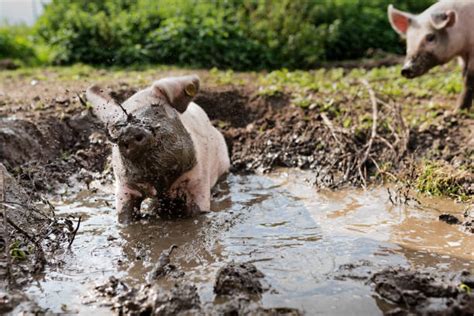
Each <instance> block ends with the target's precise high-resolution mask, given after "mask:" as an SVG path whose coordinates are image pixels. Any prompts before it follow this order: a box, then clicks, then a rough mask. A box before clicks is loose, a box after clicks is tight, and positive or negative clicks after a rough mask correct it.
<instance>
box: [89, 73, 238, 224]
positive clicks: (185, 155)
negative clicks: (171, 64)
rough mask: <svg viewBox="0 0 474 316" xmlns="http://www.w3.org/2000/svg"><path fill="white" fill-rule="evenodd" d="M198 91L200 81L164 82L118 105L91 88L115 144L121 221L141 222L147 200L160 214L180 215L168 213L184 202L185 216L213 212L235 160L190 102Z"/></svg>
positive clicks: (174, 79)
mask: <svg viewBox="0 0 474 316" xmlns="http://www.w3.org/2000/svg"><path fill="white" fill-rule="evenodd" d="M198 90H199V78H198V77H197V76H186V77H170V78H164V79H161V80H158V81H156V82H154V83H153V85H152V86H151V87H148V88H146V89H144V90H141V91H138V92H137V93H135V94H134V95H133V96H131V97H130V98H129V99H128V100H126V101H125V102H124V103H123V104H122V105H118V104H117V103H116V102H115V101H114V100H112V98H111V97H109V96H108V95H106V94H104V93H103V91H102V90H101V89H100V88H99V87H98V86H95V85H94V86H92V87H90V88H89V89H87V93H86V94H87V99H88V100H89V101H90V102H91V103H92V105H93V110H94V113H95V114H96V115H97V116H98V117H99V119H101V120H102V121H103V122H104V123H105V124H106V127H107V132H108V135H109V138H110V139H111V141H112V143H113V149H112V164H113V169H114V174H115V182H116V193H115V199H116V208H117V212H118V217H119V221H120V222H130V221H131V220H133V219H135V218H137V215H138V212H139V210H140V206H141V203H142V201H143V200H144V199H145V198H152V205H153V207H154V208H157V209H158V211H161V212H163V211H165V212H168V213H173V212H174V211H175V210H174V209H173V207H172V209H167V210H163V208H166V207H167V206H165V205H164V203H163V201H169V200H179V201H182V202H184V208H185V214H186V215H192V214H194V213H196V212H200V211H208V210H209V209H210V196H211V188H212V187H213V186H214V185H215V184H216V182H217V180H218V179H219V177H221V176H222V175H223V174H225V173H226V172H227V171H228V170H229V167H230V161H229V155H228V150H227V145H226V143H225V140H224V137H223V136H222V134H221V133H220V132H219V131H218V130H217V129H216V128H214V126H212V124H211V122H210V120H209V118H208V116H207V114H206V113H205V112H204V110H203V109H202V108H201V107H199V106H198V105H197V104H196V103H194V102H191V101H192V99H193V97H194V96H195V95H196V94H197V92H198ZM178 204H179V203H178ZM168 208H169V206H168Z"/></svg>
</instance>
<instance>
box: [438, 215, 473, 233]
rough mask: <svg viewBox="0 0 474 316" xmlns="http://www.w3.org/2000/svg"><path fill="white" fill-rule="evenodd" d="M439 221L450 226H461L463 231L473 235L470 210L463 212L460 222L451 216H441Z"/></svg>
mask: <svg viewBox="0 0 474 316" xmlns="http://www.w3.org/2000/svg"><path fill="white" fill-rule="evenodd" d="M439 220H440V221H443V222H446V223H447V224H450V225H461V226H462V227H463V228H464V230H465V231H467V232H468V233H472V234H474V216H473V215H472V211H471V210H466V211H465V212H464V214H463V219H462V220H460V219H459V218H457V217H456V216H454V215H451V214H441V215H440V216H439Z"/></svg>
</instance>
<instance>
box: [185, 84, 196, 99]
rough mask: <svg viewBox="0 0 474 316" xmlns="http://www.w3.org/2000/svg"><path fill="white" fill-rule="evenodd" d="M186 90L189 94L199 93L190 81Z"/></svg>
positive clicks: (192, 95)
mask: <svg viewBox="0 0 474 316" xmlns="http://www.w3.org/2000/svg"><path fill="white" fill-rule="evenodd" d="M184 92H186V94H187V95H188V96H190V97H194V96H195V95H196V93H197V89H196V86H195V85H193V84H192V83H190V84H188V85H187V86H186V88H184Z"/></svg>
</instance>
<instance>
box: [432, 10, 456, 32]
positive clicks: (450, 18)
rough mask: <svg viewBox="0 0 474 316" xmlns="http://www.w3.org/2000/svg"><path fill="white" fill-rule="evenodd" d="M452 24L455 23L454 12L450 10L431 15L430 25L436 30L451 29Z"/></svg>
mask: <svg viewBox="0 0 474 316" xmlns="http://www.w3.org/2000/svg"><path fill="white" fill-rule="evenodd" d="M454 23H456V12H454V11H452V10H448V11H446V12H441V13H433V14H432V15H431V25H433V27H434V28H435V29H437V30H442V29H444V28H446V27H451V26H453V25H454Z"/></svg>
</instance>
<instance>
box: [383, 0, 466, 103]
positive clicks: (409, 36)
mask: <svg viewBox="0 0 474 316" xmlns="http://www.w3.org/2000/svg"><path fill="white" fill-rule="evenodd" d="M388 17H389V20H390V23H391V24H392V27H393V29H394V30H395V31H396V32H397V33H399V34H400V35H402V36H403V37H406V40H407V56H406V61H405V65H404V66H403V69H402V75H403V76H404V77H407V78H415V77H418V76H421V75H423V74H425V73H426V72H428V70H430V69H431V68H433V67H435V66H437V65H441V64H445V63H447V62H449V61H450V60H452V59H453V58H455V57H460V58H461V59H462V61H463V77H464V90H463V92H462V93H461V95H460V96H459V99H458V105H457V106H458V109H469V108H470V107H471V105H472V98H473V96H474V1H473V0H444V1H439V2H437V3H435V4H433V5H432V6H431V7H429V8H428V9H426V10H425V11H424V12H422V13H421V14H419V15H413V14H411V13H408V12H403V11H400V10H397V9H395V8H394V7H393V6H392V5H390V6H389V7H388Z"/></svg>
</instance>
